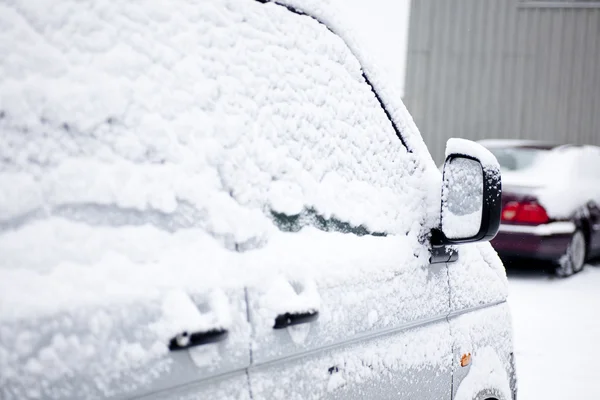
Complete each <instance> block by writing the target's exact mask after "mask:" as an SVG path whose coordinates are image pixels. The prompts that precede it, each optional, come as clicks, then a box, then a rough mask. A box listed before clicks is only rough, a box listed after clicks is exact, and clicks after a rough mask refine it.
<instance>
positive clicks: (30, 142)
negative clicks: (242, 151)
mask: <svg viewBox="0 0 600 400" xmlns="http://www.w3.org/2000/svg"><path fill="white" fill-rule="evenodd" d="M201 3H202V4H198V2H196V1H187V2H186V1H178V2H177V4H172V5H169V8H168V9H164V10H163V9H161V7H160V5H159V4H158V3H155V4H152V5H150V4H147V3H144V2H132V3H113V4H112V5H110V6H108V7H103V6H102V5H100V4H98V2H96V3H92V2H90V3H86V4H83V3H78V4H67V3H66V2H56V3H53V4H50V3H47V4H45V5H41V4H40V5H39V7H34V8H31V7H29V5H28V4H27V2H26V1H23V2H20V1H17V2H14V3H12V4H11V6H10V7H6V6H4V5H1V6H0V8H2V11H0V14H2V15H1V16H0V19H1V20H2V21H4V22H5V21H7V20H9V21H12V22H14V23H12V22H11V23H10V24H8V25H7V26H6V28H7V29H6V30H4V29H3V31H2V34H1V36H3V37H4V38H8V39H7V41H6V43H10V44H9V45H8V46H7V47H4V48H3V53H5V55H6V57H2V59H1V60H0V69H1V70H2V71H4V73H3V74H2V78H0V87H1V89H0V92H2V93H3V95H2V96H1V97H2V100H0V132H2V133H1V134H0V136H1V138H0V142H1V144H0V186H1V187H2V189H1V190H2V195H1V196H0V210H1V211H0V254H1V256H0V398H2V399H3V400H12V399H15V400H22V399H28V398H34V399H97V398H115V399H125V398H160V399H165V398H167V399H169V398H173V399H178V400H179V399H186V398H190V399H192V398H193V399H199V398H200V399H224V398H227V399H229V398H235V399H248V398H249V396H250V393H249V384H248V377H247V374H246V368H247V367H248V365H249V363H250V347H249V346H250V335H249V334H250V329H249V323H248V315H247V308H246V292H245V290H244V287H245V281H244V278H243V276H242V274H240V270H239V269H236V265H238V258H237V256H238V253H237V249H240V248H243V247H244V246H242V245H240V244H239V243H243V242H244V240H248V238H249V237H252V236H251V234H252V232H250V234H249V230H250V228H252V227H256V226H257V225H258V224H257V223H256V218H253V215H254V214H252V215H251V216H250V217H248V218H250V220H248V218H246V219H244V215H246V214H251V213H250V212H247V213H246V214H244V215H241V214H243V212H244V211H243V210H241V207H239V206H238V205H237V203H235V201H233V200H232V199H231V197H230V196H229V194H228V192H227V190H225V189H223V188H222V187H221V186H219V181H218V172H217V167H216V166H215V164H216V163H215V162H214V160H213V159H211V157H215V158H218V157H219V153H218V149H216V148H215V147H214V146H211V145H212V144H214V142H215V139H214V137H215V136H218V137H220V138H223V137H224V136H226V135H223V134H221V135H217V134H215V135H213V134H212V133H213V131H212V130H210V128H211V127H212V125H211V121H212V122H214V123H215V124H217V123H218V122H223V121H225V120H226V121H225V122H223V123H224V124H226V123H231V122H232V119H233V118H234V117H233V115H231V116H230V118H228V119H223V118H217V117H212V118H211V117H206V115H207V113H209V112H210V111H211V107H213V105H214V104H215V103H216V101H215V100H214V99H213V98H212V97H211V96H212V95H215V93H214V92H211V91H210V88H211V87H214V85H215V82H214V80H211V71H212V70H211V68H213V69H218V70H220V71H223V70H224V68H226V66H225V65H226V64H227V58H226V54H224V55H222V56H220V57H211V55H210V54H209V53H210V51H211V48H212V47H213V46H212V45H211V43H210V41H209V42H204V40H205V39H206V38H207V37H212V38H213V39H214V38H215V37H217V36H218V35H219V32H218V31H219V26H218V25H219V13H223V12H226V9H227V7H226V4H225V3H224V2H222V1H218V2H216V1H211V2H201ZM171 7H172V8H171ZM67 21H72V22H73V24H71V23H70V22H67ZM84 21H85V22H84ZM238 22H239V21H238ZM236 23H237V22H236ZM2 25H4V24H3V23H2ZM92 27H93V28H92ZM37 28H40V29H42V30H43V34H40V33H39V32H41V31H38V30H37ZM90 29H91V30H90ZM91 31H93V32H94V37H88V36H86V35H87V34H86V32H88V33H89V32H91ZM117 32H118V36H119V38H118V39H117V37H116V36H114V34H115V33H117ZM165 32H169V33H171V34H168V35H166V34H165ZM238 34H240V33H239V32H238ZM215 40H216V39H215ZM221 43H223V42H222V41H221ZM229 51H230V52H233V49H229ZM42 53H44V54H53V56H50V58H48V59H47V60H45V61H44V62H43V63H40V62H39V59H38V58H37V57H36V56H35V54H42ZM202 63H206V64H209V65H208V66H204V67H200V65H203V64H202ZM42 64H43V65H42ZM11 74H13V75H11ZM28 77H29V78H31V79H33V80H35V83H33V81H31V80H29V78H28ZM225 86H226V83H225V84H224V88H222V89H223V91H224V92H225V89H226V88H225ZM9 87H11V88H12V89H8V88H9ZM217 95H218V93H217ZM217 97H218V96H217ZM222 97H223V98H224V99H225V100H223V101H224V102H227V101H230V100H232V99H231V97H227V96H226V95H223V96H222ZM232 103H233V104H234V105H235V104H238V105H239V104H240V103H239V102H238V103H236V102H235V101H232ZM18 104H22V105H23V104H29V105H28V106H26V107H21V106H18ZM207 110H208V111H207ZM231 114H233V113H231ZM203 118H205V119H203ZM200 122H203V124H201V123H200ZM198 126H200V129H197V127H198ZM221 128H223V127H219V126H217V127H216V128H215V130H216V131H218V132H220V133H222V132H223V131H224V130H225V128H223V129H221ZM209 159H210V160H209ZM7 187H10V188H11V190H10V191H6V190H5V189H6V188H7ZM8 193H10V196H9V195H8ZM5 194H7V195H6V196H5ZM236 212H237V213H236ZM240 215H241V216H240ZM229 218H230V219H231V221H234V222H235V224H230V223H229V222H230V220H229ZM236 224H237V225H236ZM239 226H241V227H242V228H238V229H237V230H236V229H235V228H236V227H239ZM242 230H243V232H241V233H240V231H242ZM249 241H250V242H252V241H251V240H249ZM246 246H247V244H246ZM242 272H243V271H242ZM236 277H237V278H238V279H236Z"/></svg>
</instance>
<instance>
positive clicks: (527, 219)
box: [502, 201, 549, 225]
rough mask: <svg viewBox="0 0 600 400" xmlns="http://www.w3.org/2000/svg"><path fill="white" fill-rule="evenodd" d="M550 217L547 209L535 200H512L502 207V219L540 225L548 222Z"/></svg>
mask: <svg viewBox="0 0 600 400" xmlns="http://www.w3.org/2000/svg"><path fill="white" fill-rule="evenodd" d="M548 219H549V218H548V213H546V209H545V208H544V207H542V206H541V205H539V204H538V203H536V202H533V201H529V202H524V203H520V202H518V201H511V202H509V203H507V204H506V205H505V206H504V208H503V209H502V221H510V222H520V223H524V224H536V225H539V224H543V223H546V222H548Z"/></svg>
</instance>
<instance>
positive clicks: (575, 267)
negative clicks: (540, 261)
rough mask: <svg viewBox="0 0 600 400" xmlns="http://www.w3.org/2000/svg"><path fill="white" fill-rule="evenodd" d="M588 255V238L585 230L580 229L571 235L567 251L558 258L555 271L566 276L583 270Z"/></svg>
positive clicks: (562, 276)
mask: <svg viewBox="0 0 600 400" xmlns="http://www.w3.org/2000/svg"><path fill="white" fill-rule="evenodd" d="M586 257H587V240H586V238H585V234H584V233H583V231H581V230H579V229H578V230H576V231H575V233H574V234H573V236H572V237H571V243H569V246H568V247H567V252H566V253H565V254H564V255H563V256H562V257H561V258H560V260H558V265H557V266H556V268H555V270H554V273H555V274H556V276H559V277H561V278H566V277H568V276H571V275H573V274H576V273H578V272H581V270H582V269H583V267H584V266H585V261H586Z"/></svg>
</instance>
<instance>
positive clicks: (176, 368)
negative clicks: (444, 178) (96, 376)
mask: <svg viewBox="0 0 600 400" xmlns="http://www.w3.org/2000/svg"><path fill="white" fill-rule="evenodd" d="M257 4H258V3H257ZM296 18H305V17H300V16H298V15H297V14H295V13H293V12H292V11H290V23H293V21H294V20H295V19H296ZM329 34H332V35H333V33H331V32H330V33H329ZM365 85H366V83H365ZM368 90H371V88H368ZM417 217H418V216H415V218H417ZM421 246H423V247H427V243H423V244H421ZM459 254H460V250H459ZM457 266H459V265H458V264H453V263H449V264H445V263H440V264H432V265H423V268H425V269H427V280H426V281H424V282H423V287H422V288H420V289H422V290H420V291H417V292H420V295H418V296H415V297H413V298H411V299H409V301H408V303H409V305H410V306H409V307H406V306H405V304H403V303H402V302H401V301H399V300H398V299H401V298H402V297H403V296H402V295H403V292H402V282H401V281H400V282H399V281H398V280H397V281H393V280H391V281H388V282H381V281H369V280H366V281H362V282H355V286H354V287H353V291H354V292H356V293H358V294H364V295H365V297H366V298H367V301H368V302H364V303H363V306H364V309H360V308H359V309H358V311H360V312H357V310H356V309H353V310H348V309H347V308H345V307H347V305H345V304H344V303H343V302H342V301H341V298H342V297H343V292H344V291H345V290H346V289H347V288H343V287H329V286H327V285H320V282H316V286H317V287H318V288H319V289H318V290H319V295H320V297H321V308H320V309H319V312H320V314H321V317H320V319H319V320H317V321H316V322H313V323H310V325H307V326H306V327H305V328H298V329H299V330H302V329H304V330H305V331H306V332H303V335H302V336H303V337H302V340H300V341H298V340H294V338H293V337H292V335H293V333H292V334H291V333H290V331H293V330H294V329H296V328H288V329H284V330H273V329H271V327H270V324H271V323H272V321H270V320H263V319H261V317H260V313H259V312H258V311H257V304H258V303H259V299H260V297H261V293H260V291H258V290H256V289H254V288H247V291H246V292H244V291H243V290H238V291H236V292H233V293H228V299H229V303H230V304H231V308H232V310H231V312H232V315H235V316H236V320H235V322H234V324H233V325H232V330H231V332H230V336H229V338H228V340H227V341H225V342H222V343H217V344H210V345H206V346H202V348H197V349H192V350H185V351H179V352H173V353H171V354H170V355H169V356H168V357H167V358H166V359H163V360H160V363H163V364H165V365H169V368H170V370H169V373H168V374H166V375H160V377H159V378H158V379H154V380H151V382H150V383H147V382H146V379H140V380H139V381H138V382H123V384H124V388H125V387H126V386H127V385H133V386H132V387H127V390H123V388H119V387H113V388H110V389H109V390H108V391H107V392H106V393H98V392H94V393H90V392H85V391H84V392H80V393H79V397H81V398H86V397H98V396H102V395H108V396H109V397H111V398H123V399H125V398H144V399H169V400H171V399H173V400H174V399H182V400H183V399H220V398H236V399H238V398H239V399H249V398H252V399H261V398H286V399H293V398H298V399H308V398H332V399H336V398H339V399H342V398H343V399H364V398H381V399H386V398H390V399H392V398H394V399H402V398H405V399H413V398H420V399H431V400H433V399H442V398H448V399H449V398H451V397H452V388H453V386H454V389H455V390H456V387H457V386H458V384H459V383H460V375H461V374H460V372H455V370H456V369H457V367H456V357H457V356H459V354H457V353H456V352H455V349H454V348H453V339H452V321H453V319H454V318H458V317H459V316H460V315H462V314H464V313H467V312H469V313H479V312H485V311H484V310H482V309H483V308H487V307H491V306H494V305H496V304H498V301H495V302H493V301H490V299H489V298H487V297H485V296H484V297H482V298H477V297H475V298H474V299H473V303H474V304H478V306H476V307H475V306H474V307H470V308H469V307H462V306H457V307H452V304H453V298H452V296H453V293H455V292H457V291H458V288H455V287H452V285H453V284H452V283H451V282H452V281H451V280H450V279H449V275H450V272H449V269H451V268H456V267H457ZM478 267H479V268H481V269H484V268H489V266H488V264H487V263H486V262H485V261H484V260H483V259H482V260H481V261H480V265H478ZM398 271H399V276H400V278H398V279H402V274H401V272H402V266H398ZM468 273H469V272H466V271H462V272H459V274H468ZM499 279H501V278H499ZM432 288H433V289H435V290H432ZM198 295H199V297H201V295H202V293H199V294H198ZM369 296H370V297H369ZM369 302H372V303H374V304H377V305H378V306H379V307H380V308H381V309H383V310H386V312H387V313H389V314H390V315H392V314H393V317H394V319H395V320H396V321H397V323H396V324H395V325H394V326H391V327H390V326H389V325H385V324H383V323H381V320H378V319H376V320H375V321H374V322H373V321H369V319H368V318H364V316H365V315H368V311H369V310H368V303H369ZM145 306H147V305H145ZM198 306H199V308H202V305H201V304H199V303H198ZM357 307H360V305H358V306H357ZM350 311H351V312H350ZM333 314H335V315H337V316H339V318H337V319H336V320H335V326H333V325H332V324H328V322H330V321H331V320H330V319H328V316H331V315H333ZM127 316H128V314H126V313H125V314H124V319H123V324H122V325H121V326H120V329H119V331H111V330H110V329H109V330H108V331H105V332H104V334H107V335H114V336H115V337H117V338H122V339H123V340H127V339H128V338H135V327H136V325H138V324H148V323H151V321H152V318H151V315H150V316H149V318H148V319H147V320H143V319H142V320H130V319H127ZM508 326H509V325H508ZM38 328H39V329H40V333H44V332H46V333H47V332H55V331H62V332H67V333H77V334H78V335H85V334H87V333H89V332H87V331H86V330H89V329H90V327H87V326H82V327H75V329H74V328H73V327H67V326H60V323H59V324H58V327H57V326H56V321H48V328H47V329H46V330H44V326H42V327H38ZM121 328H123V329H121ZM432 332H433V333H435V334H436V335H437V336H434V337H435V338H437V342H438V344H439V346H440V352H441V354H442V355H443V356H442V357H441V359H442V360H443V362H442V363H441V364H437V365H431V364H428V363H425V362H422V363H419V362H416V363H415V362H414V360H408V361H406V363H404V362H403V355H402V354H400V355H398V356H397V360H395V361H394V362H395V363H394V367H393V368H390V369H389V371H388V373H387V374H385V375H371V376H370V375H369V373H368V371H367V370H368V369H369V368H370V366H369V365H368V364H363V368H364V371H358V372H357V371H354V370H350V369H346V368H345V365H344V364H343V360H344V359H346V358H348V357H354V354H355V353H354V352H356V351H357V350H360V349H361V348H364V347H365V346H367V347H368V346H372V348H379V349H381V348H384V349H385V347H386V346H390V345H394V344H399V345H406V346H407V348H408V350H407V353H410V352H412V351H415V348H410V346H411V342H406V338H410V337H413V336H414V337H417V336H423V337H430V336H431V333H432ZM507 332H508V333H507ZM257 333H259V334H257ZM410 335H413V336H410ZM506 335H510V333H509V331H508V330H507V331H506V332H503V333H502V338H501V340H499V339H498V338H497V337H481V338H479V339H478V343H475V344H474V346H476V345H490V344H491V345H494V346H496V344H497V346H496V347H497V349H498V351H502V349H504V348H505V346H504V339H505V338H506ZM415 346H417V345H415ZM416 350H420V349H418V348H417V349H416ZM423 351H425V347H423ZM211 354H218V357H215V359H218V362H217V363H213V362H211V361H210V359H211ZM501 356H502V357H504V358H505V359H508V355H507V354H502V355H501ZM207 360H208V361H207ZM340 360H341V361H342V362H340ZM156 367H160V366H156ZM467 371H468V370H467ZM81 372H82V376H78V375H76V376H74V377H73V381H72V382H69V383H68V384H67V385H79V384H81V382H80V380H81V379H89V375H87V374H88V372H89V371H81ZM144 373H148V372H147V371H146V372H145V371H142V370H140V377H141V378H144V376H143V375H144ZM453 373H454V375H455V378H456V379H455V382H454V385H453ZM342 375H343V377H342V379H340V376H342ZM356 376H358V379H354V378H355V377H356ZM365 376H366V378H365ZM148 381H150V380H148ZM342 381H343V383H341V384H340V382H342ZM331 382H333V383H331ZM494 390H495V389H494V388H490V393H493V391H494ZM56 398H65V397H64V396H63V397H61V394H60V391H57V392H56ZM499 400H500V399H499ZM502 400H504V399H502Z"/></svg>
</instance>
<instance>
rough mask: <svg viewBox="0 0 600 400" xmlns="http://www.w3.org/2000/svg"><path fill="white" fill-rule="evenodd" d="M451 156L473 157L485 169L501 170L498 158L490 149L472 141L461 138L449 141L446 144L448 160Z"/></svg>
mask: <svg viewBox="0 0 600 400" xmlns="http://www.w3.org/2000/svg"><path fill="white" fill-rule="evenodd" d="M451 154H460V155H464V156H470V157H473V158H475V159H476V160H479V162H480V163H481V166H482V167H483V168H484V169H491V170H499V169H500V165H499V164H498V160H496V157H495V156H494V155H493V154H492V153H491V152H490V151H489V150H488V149H486V148H485V147H483V146H482V145H480V144H479V143H477V142H473V141H471V140H467V139H461V138H450V139H448V142H446V158H447V157H448V156H450V155H451Z"/></svg>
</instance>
